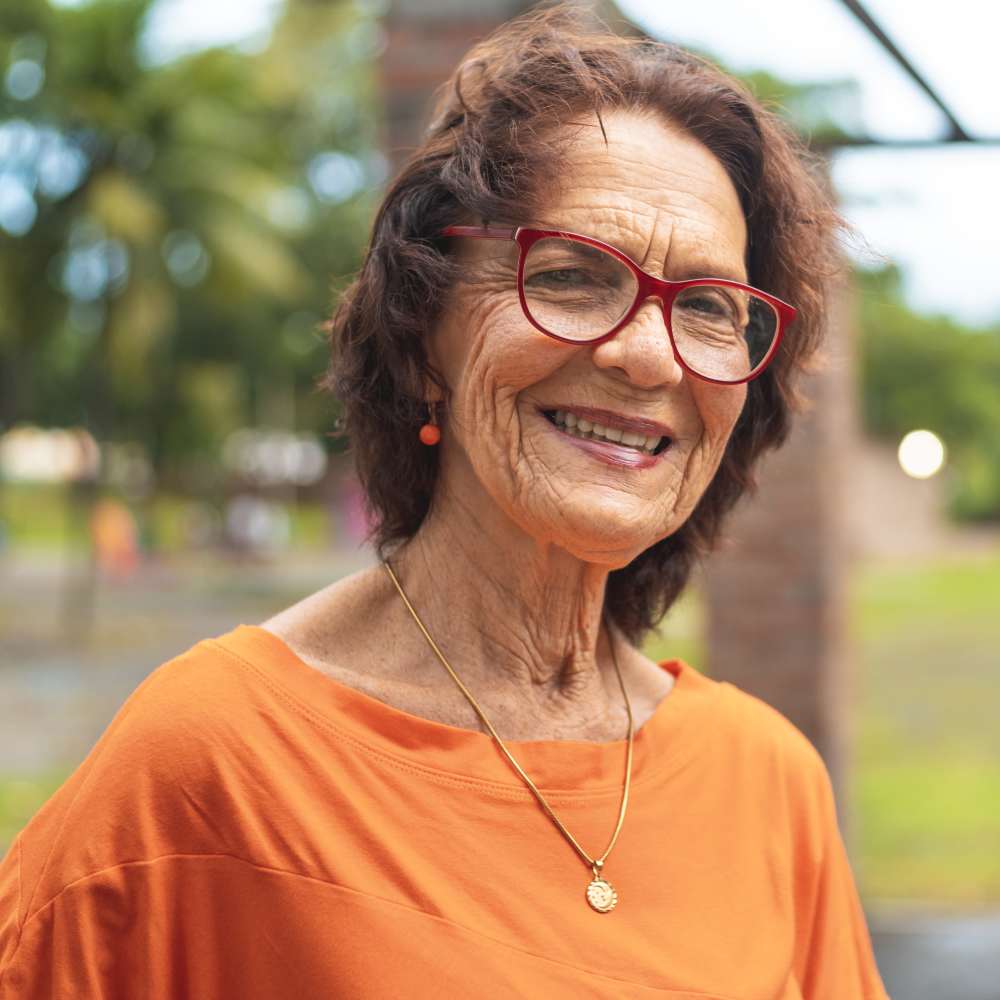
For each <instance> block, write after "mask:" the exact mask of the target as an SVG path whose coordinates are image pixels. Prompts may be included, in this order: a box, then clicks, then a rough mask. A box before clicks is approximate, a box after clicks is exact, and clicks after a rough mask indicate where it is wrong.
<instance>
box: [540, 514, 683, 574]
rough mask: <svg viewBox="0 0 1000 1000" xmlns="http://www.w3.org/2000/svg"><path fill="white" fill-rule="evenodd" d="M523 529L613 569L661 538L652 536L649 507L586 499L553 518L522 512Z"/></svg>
mask: <svg viewBox="0 0 1000 1000" xmlns="http://www.w3.org/2000/svg"><path fill="white" fill-rule="evenodd" d="M524 525H525V527H526V528H527V529H528V530H529V531H530V533H531V534H534V535H535V536H536V537H545V538H546V539H547V540H548V541H551V542H554V543H555V544H556V545H558V546H559V547H560V548H562V549H565V550H566V551H567V552H569V553H571V554H572V555H574V556H576V557H577V558H578V559H581V560H583V561H584V562H597V563H602V564H606V565H608V566H609V567H610V568H612V569H618V568H620V567H622V566H627V565H628V564H629V563H630V562H632V560H633V559H635V558H636V557H637V556H638V555H640V554H641V553H642V552H644V551H645V550H646V549H648V548H649V547H650V546H651V545H655V544H656V543H657V542H658V541H660V539H661V538H663V537H664V534H662V533H661V534H655V533H651V531H650V528H651V527H652V524H651V522H650V517H649V508H648V505H647V506H646V509H645V511H643V510H641V509H639V507H638V506H637V505H635V504H634V503H633V504H629V505H623V504H621V503H609V502H607V501H605V502H591V503H587V502H586V497H585V496H578V497H574V501H573V503H572V505H571V506H568V507H566V508H563V509H561V510H559V511H558V513H557V514H556V515H555V516H553V515H552V514H551V513H550V514H549V516H546V517H540V516H538V514H534V515H532V514H530V513H528V512H525V515H524ZM546 528H547V529H548V530H546ZM539 529H541V530H539Z"/></svg>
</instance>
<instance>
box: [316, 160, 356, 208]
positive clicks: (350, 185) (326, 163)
mask: <svg viewBox="0 0 1000 1000" xmlns="http://www.w3.org/2000/svg"><path fill="white" fill-rule="evenodd" d="M307 172H308V174H309V183H310V184H311V185H312V188H313V190H314V191H315V192H316V195H317V197H319V198H320V199H321V200H322V201H326V202H330V203H331V204H338V203H339V202H342V201H347V199H348V198H351V197H353V196H354V195H356V194H357V193H358V192H359V191H360V190H361V189H362V188H363V187H364V184H365V171H364V167H362V166H361V164H360V163H359V162H358V160H356V159H355V158H354V157H353V156H349V155H348V154H347V153H318V154H317V155H316V156H314V157H313V158H312V159H311V160H310V161H309V167H308V171H307Z"/></svg>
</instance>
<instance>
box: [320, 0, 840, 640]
mask: <svg viewBox="0 0 1000 1000" xmlns="http://www.w3.org/2000/svg"><path fill="white" fill-rule="evenodd" d="M618 109H621V110H626V111H630V110H631V111H637V112H650V111H652V112H654V113H657V114H659V115H660V116H662V118H663V119H664V120H665V121H666V122H667V123H670V124H673V125H674V126H675V127H680V128H681V129H682V130H684V131H686V132H687V133H688V134H690V135H692V136H694V137H695V138H697V139H698V140H700V141H701V142H702V143H703V144H704V145H705V146H706V147H707V148H708V149H709V150H710V151H711V152H712V153H714V154H715V156H716V157H718V159H719V160H720V162H721V163H722V164H723V166H724V167H725V169H726V171H727V172H728V174H729V176H730V177H731V179H732V181H733V184H734V186H735V188H736V190H737V192H738V194H739V197H740V202H741V205H742V208H743V212H744V215H745V217H746V221H747V230H748V249H747V254H748V256H747V268H748V280H749V283H750V284H752V285H755V286H757V287H758V288H766V289H767V290H768V291H769V292H771V293H772V294H774V295H777V296H778V297H780V298H782V299H784V300H785V301H787V302H791V303H793V304H794V305H795V306H796V308H797V309H798V317H797V319H796V321H795V323H794V325H793V326H792V328H791V330H790V331H789V333H788V335H787V336H786V337H785V338H784V340H783V341H782V344H781V348H780V350H779V352H778V354H777V356H776V357H775V358H774V360H773V361H772V362H771V364H770V365H769V367H768V368H767V369H766V370H765V371H764V373H763V374H762V375H761V376H760V377H758V378H757V379H756V380H754V381H753V382H751V383H749V385H748V393H747V399H746V404H745V405H744V408H743V411H742V413H741V415H740V418H739V420H738V421H737V423H736V425H735V427H734V429H733V433H732V435H731V437H730V440H729V442H728V445H727V447H726V451H725V455H724V457H723V459H722V462H721V465H720V467H719V469H718V471H717V472H716V474H715V476H714V478H713V480H712V482H711V484H710V485H709V487H708V488H707V490H706V491H705V493H704V495H703V496H702V498H701V500H700V502H699V503H698V505H697V507H696V508H695V510H694V511H693V512H692V514H691V516H690V517H689V518H688V520H687V521H686V522H685V523H684V525H683V526H682V527H681V528H680V529H679V530H678V531H676V532H675V533H674V534H672V535H670V536H669V537H667V538H665V539H663V540H662V541H660V542H658V543H657V544H655V545H653V546H651V547H650V548H648V549H647V550H646V551H644V552H643V553H642V554H641V555H639V556H638V557H637V558H636V559H634V560H633V561H632V562H631V563H630V564H629V565H628V566H625V567H623V568H621V569H619V570H616V571H614V572H612V573H611V574H610V577H609V580H608V586H607V590H606V595H605V606H606V611H607V612H608V613H609V614H610V616H611V617H612V618H613V619H614V621H615V624H616V625H617V626H618V627H619V628H620V629H621V630H622V631H623V632H624V633H625V634H626V635H627V636H628V637H629V639H630V640H631V641H632V642H634V643H638V642H639V641H641V639H642V637H643V635H644V634H645V633H646V632H647V631H648V630H649V629H651V628H653V627H655V625H656V624H657V622H659V620H660V619H661V618H662V617H663V615H664V614H665V613H666V611H667V609H668V608H669V607H670V605H671V604H672V603H673V602H674V600H675V599H676V598H677V596H678V595H679V594H680V592H681V590H682V589H683V588H684V585H685V584H686V582H687V580H688V577H689V575H690V572H691V569H692V568H693V566H694V565H695V563H696V561H697V560H698V558H699V557H701V556H702V555H703V554H704V553H706V552H708V551H709V550H710V549H711V547H712V544H713V542H714V540H715V538H716V536H717V534H718V532H719V528H720V525H721V523H722V519H723V516H724V515H725V514H726V513H727V512H728V511H729V510H730V509H731V508H732V507H733V505H734V504H735V503H736V501H737V500H738V499H739V498H740V497H741V496H742V495H743V493H744V492H746V491H747V490H752V489H753V486H754V481H753V475H752V472H753V468H754V465H755V463H756V462H757V459H758V458H759V457H760V456H761V454H762V453H764V452H765V451H766V450H768V449H770V448H775V447H777V446H778V445H780V444H781V443H782V442H783V441H784V440H785V438H786V436H787V434H788V430H789V421H790V416H791V413H792V412H793V410H795V409H796V408H797V404H798V398H797V396H796V394H795V390H794V381H795V379H796V376H797V375H798V373H799V372H801V371H802V370H804V369H805V368H806V367H807V364H808V362H809V361H810V359H811V358H812V357H813V356H814V355H815V353H816V351H817V348H818V346H819V343H820V341H821V338H822V335H823V327H824V319H825V315H824V314H825V303H826V302H827V300H828V295H829V293H830V282H831V280H832V279H834V278H836V277H837V276H839V275H840V274H841V273H842V271H843V266H844V257H843V255H842V253H841V251H840V247H839V239H838V237H839V235H840V233H841V232H851V229H850V227H849V226H848V224H847V223H846V222H845V220H844V219H843V218H842V217H841V216H840V215H839V214H838V212H837V211H836V209H835V207H834V205H833V203H832V200H831V197H830V195H829V194H828V193H827V189H826V187H825V185H824V184H823V182H822V181H821V180H820V177H821V172H820V171H819V170H818V169H817V167H818V166H819V163H818V158H817V157H816V156H814V154H811V153H810V152H809V151H808V150H807V149H806V148H805V146H804V145H803V144H802V142H801V141H800V140H799V139H798V138H797V137H796V135H795V134H794V132H793V131H792V130H791V129H790V128H789V127H788V126H787V125H785V124H784V122H783V121H782V120H781V119H780V118H779V117H778V116H777V115H776V114H775V113H774V112H772V111H770V110H769V109H767V108H765V107H764V106H762V104H761V103H760V102H759V101H757V99H756V98H755V97H754V96H753V94H752V93H751V92H750V91H749V90H748V89H747V88H746V87H745V86H744V85H743V84H742V83H740V82H739V81H737V80H734V79H733V78H731V77H729V76H728V75H726V74H725V73H723V72H722V71H721V70H719V69H718V68H716V67H715V66H714V65H713V64H712V63H711V62H709V61H708V60H706V59H703V58H701V57H699V56H697V55H694V54H692V53H690V52H688V51H686V50H685V49H682V48H680V47H679V46H676V45H673V44H667V43H663V42H656V41H651V40H648V39H636V38H623V37H619V36H617V35H615V34H612V33H610V32H609V31H608V30H607V29H606V28H604V27H603V26H601V25H599V24H597V23H596V22H595V21H594V20H593V19H592V17H591V16H589V15H587V14H586V13H584V12H581V11H580V10H579V9H577V8H575V7H571V6H568V5H559V6H556V7H554V8H549V9H545V10H542V11H536V12H534V13H531V14H528V15H526V16H523V17H520V18H518V19H515V20H513V21H510V22H508V23H507V24H505V25H503V26H502V27H500V28H499V29H498V30H497V31H496V32H495V33H494V34H493V35H491V36H490V37H489V38H487V39H486V40H485V41H482V42H480V43H479V44H477V45H476V46H475V47H474V48H473V49H472V50H471V51H470V52H469V54H468V56H467V57H466V59H465V61H464V62H463V63H462V64H461V65H460V66H459V67H458V68H457V69H456V70H455V72H454V73H453V74H452V76H451V78H450V79H449V80H448V81H447V83H446V84H445V85H444V86H443V87H442V89H441V92H440V96H439V98H438V101H437V105H436V109H435V112H434V115H433V119H432V124H431V125H430V127H429V129H428V131H427V133H426V135H425V137H424V139H423V141H422V142H421V143H420V145H419V146H418V147H417V149H416V150H415V151H414V152H413V154H412V155H411V156H410V158H409V159H408V160H407V162H406V163H405V164H404V165H403V167H402V169H401V170H400V172H399V174H398V175H397V176H396V178H395V180H394V181H393V182H392V184H391V185H390V187H389V189H388V191H387V193H386V195H385V197H384V199H383V201H382V204H381V207H380V208H379V210H378V212H377V215H376V218H375V222H374V226H373V232H372V237H371V242H370V245H369V247H368V249H367V253H366V256H365V259H364V263H363V265H362V267H361V270H360V272H359V274H358V276H357V278H356V279H355V280H354V282H353V283H352V284H351V285H350V286H349V287H348V288H347V290H346V292H345V293H344V294H343V296H342V297H341V299H340V302H339V305H338V307H337V309H336V311H335V313H334V315H333V317H332V319H331V320H330V321H329V322H328V324H327V328H326V329H327V335H328V337H329V345H330V351H331V359H330V365H329V367H328V369H327V371H326V373H325V374H324V375H323V377H322V378H321V380H320V382H319V386H320V388H322V389H325V390H329V391H331V392H333V394H334V395H335V396H336V397H337V398H338V399H339V401H340V403H341V406H342V417H341V419H340V422H339V423H340V427H341V431H340V432H341V433H347V434H349V436H350V440H351V443H352V450H353V455H354V461H355V465H356V469H357V473H358V476H359V478H360V481H361V484H362V487H363V489H364V492H365V495H366V498H367V505H368V508H369V513H370V514H371V515H372V523H373V525H374V527H373V529H372V532H371V537H370V541H372V542H373V544H374V545H375V547H376V550H377V552H378V553H379V555H380V556H383V557H384V556H386V555H387V554H388V552H389V551H391V550H392V549H393V548H394V547H396V546H397V545H398V544H401V543H404V542H406V541H407V540H408V539H410V538H412V537H413V535H414V534H415V533H416V532H417V530H418V529H419V528H420V525H421V523H422V521H423V520H424V517H425V516H426V514H427V512H428V510H429V508H430V504H431V501H432V498H433V496H434V488H435V482H436V478H437V470H438V464H437V449H436V448H427V447H424V446H423V445H422V444H420V442H419V440H418V438H417V434H416V428H417V427H418V426H419V425H420V424H421V423H423V422H424V417H425V414H426V412H427V411H426V406H425V404H424V402H423V400H424V389H425V387H426V385H427V384H428V380H430V381H431V382H433V383H434V384H436V385H438V386H439V387H440V388H441V390H442V393H444V394H445V400H446V403H445V405H447V386H445V385H444V384H443V382H442V380H441V378H440V376H439V375H438V374H437V373H436V372H435V371H433V370H431V368H430V366H429V365H428V361H427V357H426V353H425V349H424V338H425V335H426V334H427V332H428V331H429V330H430V329H431V328H432V325H433V324H434V322H435V320H436V319H437V317H438V314H439V311H440V309H441V305H442V302H443V301H444V299H445V296H446V292H447V290H448V288H449V286H450V284H451V283H452V281H453V280H454V279H455V275H456V269H455V265H454V262H453V259H452V257H451V256H450V253H449V247H448V241H447V240H441V239H439V238H438V237H437V234H439V233H440V232H441V230H442V229H443V228H444V227H445V226H447V225H449V224H452V223H458V222H462V221H465V220H469V219H473V220H482V221H483V222H487V221H490V220H501V219H509V218H511V217H513V216H515V215H516V214H520V213H523V212H524V210H525V209H527V210H529V211H530V210H531V209H532V208H537V207H538V206H540V205H541V204H542V202H543V199H544V198H545V195H546V192H545V190H544V189H545V187H546V185H545V184H542V183H540V182H539V181H540V179H541V178H546V179H551V178H552V177H555V176H557V175H558V172H557V170H556V169H554V167H555V164H557V163H558V160H559V158H560V157H561V155H562V150H563V149H564V148H565V144H566V142H567V128H568V127H570V126H572V125H573V124H574V116H579V115H580V114H581V113H582V112H594V113H596V115H597V117H598V120H599V121H600V116H601V114H602V112H609V111H612V110H618ZM602 129H603V125H602ZM547 183H548V187H549V189H551V181H550V180H548V181H547Z"/></svg>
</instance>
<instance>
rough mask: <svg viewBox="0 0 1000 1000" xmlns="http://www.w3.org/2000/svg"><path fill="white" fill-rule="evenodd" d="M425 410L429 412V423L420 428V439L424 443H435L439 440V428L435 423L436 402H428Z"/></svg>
mask: <svg viewBox="0 0 1000 1000" xmlns="http://www.w3.org/2000/svg"><path fill="white" fill-rule="evenodd" d="M427 410H428V412H429V413H430V423H427V424H424V426H423V427H421V428H420V440H421V441H422V442H423V443H424V444H437V443H438V441H440V440H441V428H440V427H438V423H437V403H428V404H427Z"/></svg>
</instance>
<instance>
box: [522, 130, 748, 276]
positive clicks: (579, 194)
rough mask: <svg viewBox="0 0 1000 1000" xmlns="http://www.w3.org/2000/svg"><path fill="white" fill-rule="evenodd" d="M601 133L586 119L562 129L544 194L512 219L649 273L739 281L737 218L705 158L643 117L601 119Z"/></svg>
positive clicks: (690, 141) (742, 249)
mask: <svg viewBox="0 0 1000 1000" xmlns="http://www.w3.org/2000/svg"><path fill="white" fill-rule="evenodd" d="M604 132H605V134H606V135H607V143H605V140H604V134H602V132H601V129H600V126H599V124H598V122H597V119H596V116H595V118H594V123H593V127H590V126H589V125H581V126H578V127H575V128H574V129H573V131H572V132H571V133H568V135H567V140H568V141H567V144H566V150H565V157H564V161H563V164H562V168H561V169H560V171H559V173H560V177H559V178H558V179H557V180H556V183H554V184H553V185H552V187H551V195H550V197H548V198H547V199H546V198H543V199H542V201H541V203H540V204H539V206H538V208H537V209H536V211H534V212H533V213H532V216H533V218H532V220H531V222H530V223H529V222H527V220H522V222H523V223H524V224H530V225H533V226H538V227H540V228H552V229H565V230H570V231H572V232H578V233H581V234H583V235H586V236H593V237H595V238H596V239H599V240H603V241H604V242H606V243H609V244H611V245H612V246H614V247H616V248H617V249H619V250H621V251H622V252H623V253H627V254H629V256H631V257H633V258H634V259H636V260H637V262H638V263H640V264H642V265H643V266H648V267H649V269H650V270H653V271H656V272H660V271H663V272H664V273H666V271H668V270H676V269H677V268H681V269H686V268H688V267H689V265H691V264H694V265H696V266H697V269H698V270H700V271H701V272H702V273H704V269H705V268H706V267H711V268H712V271H711V272H709V273H713V274H715V275H716V276H718V277H723V276H724V273H725V272H729V273H730V276H732V277H734V279H736V280H746V267H745V263H746V261H745V256H746V245H747V228H746V220H745V218H744V215H743V209H742V206H741V204H740V200H739V195H738V194H737V192H736V188H735V186H734V185H733V182H732V180H731V178H730V177H729V175H728V173H727V172H726V170H725V168H724V167H723V166H722V164H721V163H720V162H719V160H718V159H717V158H716V157H715V156H714V154H712V153H711V152H710V151H709V150H708V148H707V147H705V146H704V145H702V144H701V143H700V142H699V141H698V140H696V139H694V138H693V137H691V136H688V135H686V134H685V133H682V132H680V131H679V130H678V129H676V128H674V127H671V126H668V125H666V124H665V123H663V122H662V121H661V120H659V119H658V118H655V117H653V116H650V115H638V114H630V113H626V112H619V113H616V114H613V115H607V116H604ZM668 276H672V275H668Z"/></svg>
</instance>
